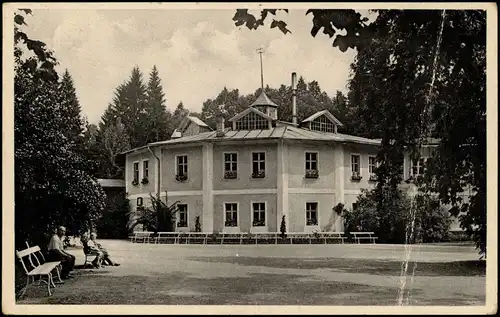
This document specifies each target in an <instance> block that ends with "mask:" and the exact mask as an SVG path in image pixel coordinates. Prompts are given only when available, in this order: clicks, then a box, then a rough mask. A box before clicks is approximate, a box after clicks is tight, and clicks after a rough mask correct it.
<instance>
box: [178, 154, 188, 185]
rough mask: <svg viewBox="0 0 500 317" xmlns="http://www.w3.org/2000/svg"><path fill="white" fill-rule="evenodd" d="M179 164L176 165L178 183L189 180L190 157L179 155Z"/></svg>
mask: <svg viewBox="0 0 500 317" xmlns="http://www.w3.org/2000/svg"><path fill="white" fill-rule="evenodd" d="M176 160H177V162H176V163H177V164H176V166H177V167H176V169H177V174H176V179H177V180H178V181H183V180H186V179H187V176H188V157H187V155H179V156H177V158H176Z"/></svg>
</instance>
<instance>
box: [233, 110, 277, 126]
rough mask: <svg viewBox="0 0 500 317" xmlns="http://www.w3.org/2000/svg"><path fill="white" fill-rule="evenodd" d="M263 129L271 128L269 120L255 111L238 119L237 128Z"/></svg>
mask: <svg viewBox="0 0 500 317" xmlns="http://www.w3.org/2000/svg"><path fill="white" fill-rule="evenodd" d="M262 129H269V121H268V120H267V119H266V118H264V117H261V116H259V115H258V114H256V113H255V112H249V113H248V114H247V115H246V116H244V117H243V118H241V119H239V120H237V121H236V130H262Z"/></svg>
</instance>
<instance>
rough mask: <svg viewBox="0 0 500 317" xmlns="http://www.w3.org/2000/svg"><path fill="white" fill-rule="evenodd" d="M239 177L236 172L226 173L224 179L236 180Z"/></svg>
mask: <svg viewBox="0 0 500 317" xmlns="http://www.w3.org/2000/svg"><path fill="white" fill-rule="evenodd" d="M237 177H238V172H236V171H225V172H224V179H236V178H237Z"/></svg>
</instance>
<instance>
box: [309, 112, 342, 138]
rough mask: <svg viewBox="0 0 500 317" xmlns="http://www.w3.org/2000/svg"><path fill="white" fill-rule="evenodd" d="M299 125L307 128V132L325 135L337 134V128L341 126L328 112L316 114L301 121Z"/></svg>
mask: <svg viewBox="0 0 500 317" xmlns="http://www.w3.org/2000/svg"><path fill="white" fill-rule="evenodd" d="M300 125H301V126H302V127H305V128H309V130H313V131H319V132H325V133H337V128H338V127H342V126H343V124H342V122H340V121H339V120H338V119H337V118H335V117H334V116H333V115H332V114H331V113H330V112H329V111H328V110H323V111H319V112H316V113H315V114H313V115H311V116H310V117H309V118H307V119H305V120H304V121H302V122H301V124H300Z"/></svg>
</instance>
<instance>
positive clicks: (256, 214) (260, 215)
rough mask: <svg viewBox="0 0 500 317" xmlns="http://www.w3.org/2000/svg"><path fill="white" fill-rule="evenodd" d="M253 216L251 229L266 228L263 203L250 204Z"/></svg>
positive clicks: (264, 205)
mask: <svg viewBox="0 0 500 317" xmlns="http://www.w3.org/2000/svg"><path fill="white" fill-rule="evenodd" d="M252 211H253V212H252V214H253V221H252V226H253V227H265V226H266V204H265V203H252Z"/></svg>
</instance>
